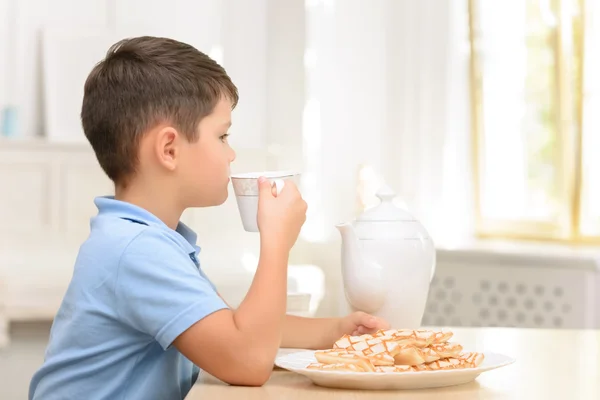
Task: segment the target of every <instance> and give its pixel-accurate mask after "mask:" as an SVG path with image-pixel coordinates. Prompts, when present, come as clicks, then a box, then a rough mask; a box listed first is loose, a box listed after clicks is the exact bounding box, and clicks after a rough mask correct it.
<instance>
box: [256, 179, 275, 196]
mask: <svg viewBox="0 0 600 400" xmlns="http://www.w3.org/2000/svg"><path fill="white" fill-rule="evenodd" d="M270 192H271V193H272V189H271V184H270V183H269V180H268V179H267V178H265V177H264V176H261V177H260V178H258V195H259V196H265V195H267V194H269V193H270Z"/></svg>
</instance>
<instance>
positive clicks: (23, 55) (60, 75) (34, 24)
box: [0, 0, 269, 148]
mask: <svg viewBox="0 0 600 400" xmlns="http://www.w3.org/2000/svg"><path fill="white" fill-rule="evenodd" d="M11 9H14V16H12V15H10V14H8V13H7V12H6V11H8V10H11ZM0 15H1V16H2V17H3V18H4V19H11V20H13V23H12V25H10V24H6V23H5V22H4V21H3V23H2V24H1V25H0V26H2V29H3V30H2V31H1V33H2V35H1V36H0V60H2V62H0V74H1V75H0V76H1V77H2V79H1V80H0V104H5V103H7V102H15V103H16V104H17V106H18V112H19V131H20V133H21V135H22V136H24V137H31V136H37V135H42V134H44V133H46V132H47V129H46V128H47V126H45V124H44V123H45V122H47V120H45V117H50V119H51V121H50V122H52V121H55V119H53V117H52V116H48V115H45V110H44V103H43V95H44V94H45V95H50V96H53V97H52V100H54V99H58V98H61V97H62V100H63V101H62V102H63V103H68V107H65V106H62V108H60V107H61V105H54V104H55V103H57V102H56V101H52V102H51V106H52V107H51V109H50V112H51V113H53V112H61V113H63V114H64V113H67V114H69V116H68V117H66V118H67V119H68V124H66V123H65V124H63V125H61V126H69V127H73V126H76V127H77V123H78V114H79V109H78V106H79V104H80V99H79V98H77V97H75V101H73V102H72V104H71V103H70V101H69V99H67V96H69V95H70V96H71V97H73V96H78V95H80V88H81V86H82V84H83V82H82V81H83V79H84V78H85V75H86V73H87V72H88V71H89V70H90V69H91V67H92V66H93V62H87V63H83V64H82V62H81V61H80V59H82V56H83V55H84V54H91V52H92V51H95V53H93V54H95V55H97V57H95V58H92V60H96V61H98V60H99V59H98V58H99V57H101V55H102V54H103V53H104V52H105V51H106V50H107V44H108V43H112V41H110V40H109V41H108V42H106V41H105V42H102V41H99V40H97V37H98V35H100V34H102V35H109V34H110V33H112V34H113V35H112V36H110V37H111V38H115V40H116V38H121V37H123V36H134V35H144V34H148V35H158V36H169V37H173V38H175V39H179V40H182V41H185V42H188V43H190V44H192V45H194V46H196V47H197V48H198V49H200V50H201V51H204V52H206V53H209V54H211V55H213V56H215V57H216V58H221V59H222V63H223V65H224V66H225V68H226V69H227V71H228V73H229V74H230V75H231V76H232V78H233V80H234V81H235V83H236V84H237V85H238V87H239V89H240V92H241V102H240V105H239V108H238V109H237V110H236V113H235V115H234V124H235V127H234V129H235V130H234V132H235V133H236V134H235V135H233V137H232V141H233V143H234V144H236V145H238V146H242V147H249V148H262V147H263V146H264V145H265V143H266V142H265V141H266V130H267V123H266V115H267V110H266V107H267V103H266V91H265V88H266V86H267V45H268V43H267V29H268V27H269V25H268V24H267V1H266V0H253V1H251V2H248V1H243V0H226V1H220V0H203V1H189V0H172V1H164V0H153V1H146V0H144V1H141V0H119V1H116V0H90V1H79V0H56V1H52V2H48V1H46V0H19V1H17V0H0ZM52 28H58V29H59V30H60V32H61V35H58V37H57V35H54V36H52V38H53V40H54V42H53V43H51V45H50V46H49V47H50V49H51V50H52V51H54V49H56V48H58V49H59V50H58V51H60V48H61V47H62V48H66V47H67V46H70V48H72V49H73V51H72V53H71V54H62V55H61V57H60V59H59V60H58V62H59V64H57V65H58V67H57V68H55V69H52V70H51V71H52V72H53V74H51V75H50V76H48V77H47V79H48V81H49V82H50V85H44V84H43V83H44V82H43V73H42V48H43V47H42V34H43V32H44V30H46V29H52ZM86 37H94V38H96V40H92V39H89V40H87V39H88V38H86ZM78 38H81V39H80V40H79V41H77V40H78ZM98 43H100V47H99V48H98V49H97V50H96V49H90V47H92V46H94V45H97V44H98ZM11 44H12V46H10V45H11ZM53 44H54V45H53ZM77 46H79V47H77ZM13 47H14V48H13ZM78 49H79V50H78ZM78 53H79V54H78ZM81 53H84V54H81ZM48 56H50V57H51V58H52V55H50V54H49V55H48ZM60 63H62V64H60ZM46 72H47V71H46ZM65 74H66V75H65ZM74 81H76V82H74ZM44 91H50V92H55V93H48V92H46V93H44ZM78 100H79V101H78ZM56 118H59V119H61V118H62V119H64V118H65V117H64V116H60V117H56ZM57 125H60V124H58V123H57ZM69 134H70V135H71V138H70V139H69V138H65V139H68V140H72V137H73V135H76V136H77V138H78V139H80V140H83V138H82V135H81V131H77V132H73V133H71V132H70V133H69ZM58 135H61V136H62V135H64V133H63V132H60V133H58Z"/></svg>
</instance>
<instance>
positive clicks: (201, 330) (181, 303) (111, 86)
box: [29, 37, 387, 400]
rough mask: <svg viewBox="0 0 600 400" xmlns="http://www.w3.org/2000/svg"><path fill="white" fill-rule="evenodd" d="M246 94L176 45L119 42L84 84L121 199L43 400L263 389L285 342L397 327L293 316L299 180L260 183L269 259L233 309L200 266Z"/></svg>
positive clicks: (76, 282)
mask: <svg viewBox="0 0 600 400" xmlns="http://www.w3.org/2000/svg"><path fill="white" fill-rule="evenodd" d="M237 100H238V94H237V89H236V87H235V86H234V84H233V83H232V82H231V80H230V79H229V77H228V76H227V74H226V72H225V71H224V69H223V68H222V67H221V66H219V65H218V64H217V63H215V62H214V61H213V60H211V59H210V58H209V57H207V56H206V55H205V54H203V53H201V52H199V51H198V50H196V49H195V48H193V47H191V46H188V45H186V44H184V43H180V42H177V41H174V40H170V39H165V38H154V37H139V38H133V39H129V40H123V41H121V42H119V43H117V44H115V45H113V46H112V47H111V48H110V49H109V51H108V53H107V55H106V58H105V59H104V60H103V61H102V62H100V63H99V64H97V65H96V66H95V67H94V69H93V70H92V72H91V73H90V75H89V77H88V79H87V81H86V83H85V87H84V99H83V105H82V111H81V120H82V125H83V129H84V131H85V135H86V137H87V139H88V140H89V142H90V144H91V145H92V148H93V149H94V152H95V154H96V157H97V159H98V162H99V163H100V166H101V167H102V168H103V170H104V171H105V172H106V174H107V175H108V176H109V178H110V179H111V180H112V181H113V182H114V184H115V196H114V197H99V198H97V199H96V200H95V204H96V206H97V207H98V214H97V216H95V217H94V218H93V219H92V220H91V232H90V235H89V237H88V239H87V240H86V241H85V242H84V243H83V245H82V246H81V248H80V251H79V254H78V257H77V260H76V263H75V268H74V272H73V277H72V280H71V282H70V285H69V288H68V290H67V292H66V294H65V297H64V299H63V302H62V304H61V306H60V309H59V311H58V313H57V315H56V318H55V320H54V323H53V326H52V330H51V335H50V342H49V344H48V348H47V351H46V356H45V361H44V364H43V365H42V367H41V368H40V369H39V370H38V371H37V372H36V374H35V375H34V377H33V379H32V382H31V385H30V394H29V398H30V399H42V400H52V399H78V400H79V399H115V400H116V399H145V400H148V399H182V398H184V397H185V396H186V394H187V393H188V391H189V390H190V388H191V386H192V385H193V384H194V382H195V380H196V378H197V377H198V372H199V369H200V368H201V369H203V370H205V371H207V372H208V373H210V374H212V375H214V376H215V377H217V378H219V379H221V380H222V381H224V382H227V383H229V384H235V385H262V384H264V383H265V382H266V381H267V380H268V378H269V376H270V373H271V371H272V368H273V361H274V359H275V356H276V353H277V350H278V348H279V347H298V348H312V349H318V348H327V347H330V346H331V345H332V343H333V342H334V340H335V339H337V338H338V337H339V336H341V335H342V334H344V333H349V334H362V333H366V332H371V331H374V330H377V329H379V328H387V324H386V323H385V322H384V321H381V320H379V319H377V318H373V317H371V316H369V315H367V314H364V313H354V314H351V315H350V316H348V317H345V318H341V319H335V318H331V319H325V318H324V319H312V318H299V317H292V316H286V315H285V310H286V291H287V289H286V281H287V262H288V255H289V251H290V249H291V247H292V246H293V244H294V243H295V241H296V239H297V237H298V234H299V231H300V228H301V226H302V224H303V223H304V220H305V212H306V203H305V202H304V200H303V199H302V197H301V196H300V194H299V192H298V189H297V188H296V187H295V186H294V185H293V184H289V185H288V184H286V186H285V188H284V189H283V191H282V192H281V193H280V194H279V195H277V196H275V195H274V194H273V193H272V191H271V187H270V185H269V184H268V183H267V182H266V181H265V180H264V179H262V178H261V179H260V200H259V211H258V224H259V230H260V240H261V242H260V243H261V244H260V261H259V266H258V269H257V272H256V276H255V278H254V281H253V283H252V285H251V288H250V290H249V291H248V293H247V295H246V297H245V299H244V301H243V302H242V304H241V305H240V307H239V308H238V309H236V310H233V309H231V308H230V307H229V306H228V305H227V304H226V303H225V302H224V301H223V300H222V298H221V297H220V296H219V294H218V293H217V291H216V289H215V287H214V286H213V284H212V283H211V282H210V281H209V280H208V278H207V277H206V276H205V275H204V273H203V272H202V269H201V268H200V266H199V263H198V259H197V254H198V251H199V248H198V247H197V246H196V235H195V234H194V232H192V231H191V230H190V229H189V228H188V227H187V226H185V225H184V224H183V223H181V222H179V218H180V217H181V214H182V213H183V211H184V210H185V209H186V208H188V207H209V206H215V205H219V204H222V203H223V202H224V201H225V200H226V198H227V187H228V182H229V166H230V163H231V162H233V160H234V159H235V153H234V151H233V150H232V149H231V147H230V146H229V144H228V142H227V136H228V133H227V130H228V129H229V126H230V125H231V111H232V109H233V108H234V107H235V105H236V103H237Z"/></svg>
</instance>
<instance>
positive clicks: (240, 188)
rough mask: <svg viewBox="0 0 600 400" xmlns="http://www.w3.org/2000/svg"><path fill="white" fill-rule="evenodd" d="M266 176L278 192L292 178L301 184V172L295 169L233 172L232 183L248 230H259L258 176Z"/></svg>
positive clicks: (245, 227)
mask: <svg viewBox="0 0 600 400" xmlns="http://www.w3.org/2000/svg"><path fill="white" fill-rule="evenodd" d="M261 176H264V177H265V178H267V179H268V180H269V181H270V182H271V185H275V187H276V188H277V194H279V193H281V190H282V189H283V187H284V186H285V181H287V180H291V181H293V182H294V183H295V184H296V185H298V186H299V185H300V174H299V173H297V172H293V171H263V172H247V173H243V174H232V175H231V184H232V185H233V191H234V193H235V199H236V200H237V205H238V210H239V211H240V217H241V219H242V225H243V226H244V230H245V231H246V232H258V221H257V215H258V178H260V177H261Z"/></svg>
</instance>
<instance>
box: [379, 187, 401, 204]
mask: <svg viewBox="0 0 600 400" xmlns="http://www.w3.org/2000/svg"><path fill="white" fill-rule="evenodd" d="M375 196H377V197H378V198H379V200H381V201H382V202H384V201H392V200H394V197H396V193H395V192H394V191H393V190H392V188H390V187H389V186H388V185H384V186H383V187H382V188H381V189H379V190H378V191H377V193H375Z"/></svg>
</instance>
